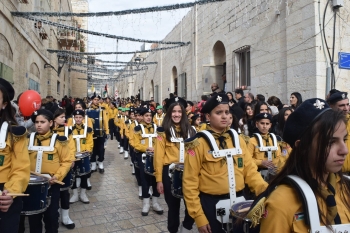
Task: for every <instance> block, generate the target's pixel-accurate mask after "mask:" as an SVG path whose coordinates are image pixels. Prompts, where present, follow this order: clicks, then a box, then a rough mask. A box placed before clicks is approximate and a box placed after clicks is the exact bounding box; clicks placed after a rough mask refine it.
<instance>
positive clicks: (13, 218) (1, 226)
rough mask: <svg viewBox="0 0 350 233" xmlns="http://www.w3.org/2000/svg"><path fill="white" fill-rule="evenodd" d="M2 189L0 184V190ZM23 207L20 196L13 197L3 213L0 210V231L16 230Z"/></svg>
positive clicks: (6, 232) (9, 232) (11, 231)
mask: <svg viewBox="0 0 350 233" xmlns="http://www.w3.org/2000/svg"><path fill="white" fill-rule="evenodd" d="M3 189H4V184H0V190H3ZM22 208H23V203H22V197H16V198H14V199H13V203H12V204H11V206H10V208H9V210H8V211H7V212H6V213H5V212H2V211H0V232H1V233H13V232H18V226H19V221H20V216H21V211H22Z"/></svg>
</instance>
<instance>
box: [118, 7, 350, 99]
mask: <svg viewBox="0 0 350 233" xmlns="http://www.w3.org/2000/svg"><path fill="white" fill-rule="evenodd" d="M319 2H320V3H318V1H313V0H281V1H265V0H257V1H236V0H230V1H225V2H220V3H213V4H206V5H201V6H196V7H194V8H192V9H191V11H190V12H189V13H188V14H187V15H186V16H185V17H184V18H183V19H182V20H181V22H179V23H178V24H177V25H176V26H175V27H174V28H173V29H172V31H171V32H170V33H169V34H168V35H167V36H166V38H164V41H182V42H191V44H190V45H189V46H185V47H181V48H177V49H171V50H164V51H158V52H153V53H149V54H146V59H145V61H146V62H150V61H156V62H158V64H157V65H155V66H148V69H147V70H145V71H141V72H137V76H134V77H130V78H128V79H124V80H121V81H120V82H118V83H117V88H118V90H119V93H120V95H121V96H122V97H126V96H130V95H135V94H137V93H140V94H141V98H142V99H145V100H147V99H150V97H154V98H155V100H156V101H157V102H161V100H162V99H164V98H167V97H169V93H173V92H177V94H178V96H182V97H186V98H187V99H190V100H199V99H200V96H201V95H202V94H203V93H210V91H211V90H210V85H211V83H213V82H216V83H218V84H219V87H220V88H223V87H224V80H226V83H225V90H226V91H233V90H234V89H235V88H236V87H244V88H245V89H246V90H247V91H251V92H252V93H254V94H263V95H265V96H266V97H268V96H272V95H276V96H278V97H280V98H281V100H282V101H283V102H285V103H288V102H287V101H288V100H289V96H290V93H292V92H294V91H299V92H300V93H301V94H302V96H303V98H304V99H305V98H310V97H321V98H325V92H326V68H327V66H329V58H328V57H327V61H328V65H327V62H326V57H325V55H326V54H327V52H325V53H324V50H323V45H322V39H321V38H322V37H321V36H322V35H321V33H320V27H319V24H320V21H321V23H322V21H323V19H322V18H323V12H324V10H325V6H326V3H327V0H320V1H319ZM344 4H345V5H344V7H340V8H338V9H336V12H338V15H337V19H336V30H335V58H334V62H337V61H338V56H337V53H338V52H341V51H350V43H349V41H350V37H349V36H350V27H348V24H349V17H348V16H349V11H348V10H346V8H348V7H349V3H347V2H346V1H344ZM333 17H334V10H333V8H332V1H330V4H329V5H328V7H327V10H326V17H325V24H326V26H325V34H326V38H327V42H328V47H329V48H330V53H331V54H332V49H333V43H332V41H333V20H334V18H333ZM153 47H157V45H153ZM158 47H159V48H162V47H166V46H165V45H161V44H159V45H158ZM327 56H328V55H327ZM334 74H335V87H336V88H339V89H341V90H344V91H346V90H348V89H349V88H350V79H349V78H348V76H349V74H350V73H349V71H348V70H345V69H338V67H337V66H336V65H335V68H334ZM131 84H132V85H133V88H130V85H131ZM131 90H132V91H133V92H131Z"/></svg>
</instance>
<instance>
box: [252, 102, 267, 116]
mask: <svg viewBox="0 0 350 233" xmlns="http://www.w3.org/2000/svg"><path fill="white" fill-rule="evenodd" d="M263 105H266V107H267V109H269V105H268V104H267V103H266V102H262V101H259V102H258V103H257V104H256V105H255V107H254V114H253V115H254V117H255V116H256V115H258V114H259V113H260V107H261V106H263Z"/></svg>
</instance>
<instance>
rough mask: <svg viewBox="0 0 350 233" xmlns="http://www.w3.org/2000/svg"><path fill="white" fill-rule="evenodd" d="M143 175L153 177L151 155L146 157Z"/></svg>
mask: <svg viewBox="0 0 350 233" xmlns="http://www.w3.org/2000/svg"><path fill="white" fill-rule="evenodd" d="M145 173H146V174H148V175H150V176H154V168H153V155H150V154H148V155H146V161H145Z"/></svg>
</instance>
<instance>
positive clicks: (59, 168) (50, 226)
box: [28, 109, 73, 233]
mask: <svg viewBox="0 0 350 233" xmlns="http://www.w3.org/2000/svg"><path fill="white" fill-rule="evenodd" d="M31 119H32V121H33V122H34V123H35V128H36V133H32V134H31V135H30V139H29V147H28V148H29V149H28V150H29V158H30V162H31V163H30V167H31V171H35V172H36V173H38V174H43V175H44V176H47V177H48V179H49V184H50V188H49V190H48V196H50V197H51V202H50V205H49V207H48V208H47V209H46V211H45V212H43V213H38V214H34V215H30V216H28V219H29V227H30V232H31V233H36V232H38V233H41V232H42V220H43V221H44V223H45V230H46V232H57V231H58V218H59V214H58V209H59V198H60V188H61V185H60V184H57V183H58V182H59V181H62V180H63V179H64V177H66V175H67V173H68V172H69V170H70V168H71V165H72V163H73V160H72V155H71V153H70V151H69V150H70V148H69V145H68V140H67V138H66V137H65V136H58V135H57V134H54V133H53V132H52V131H51V127H52V126H53V115H52V113H51V112H50V111H48V110H46V109H40V110H38V111H35V112H34V113H33V115H32V116H31ZM37 148H38V149H37Z"/></svg>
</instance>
